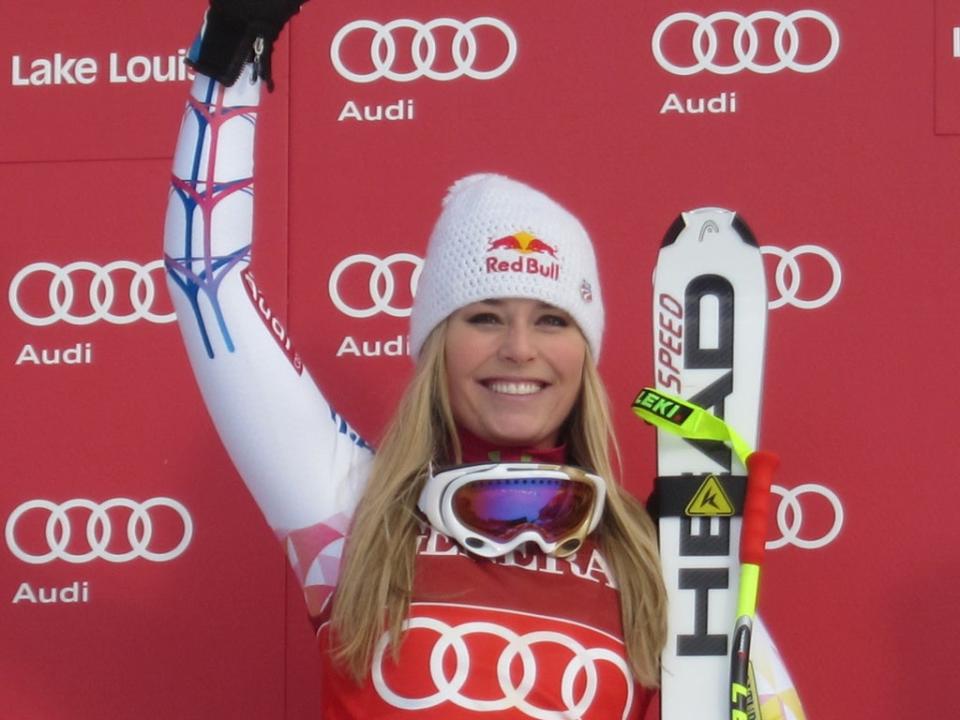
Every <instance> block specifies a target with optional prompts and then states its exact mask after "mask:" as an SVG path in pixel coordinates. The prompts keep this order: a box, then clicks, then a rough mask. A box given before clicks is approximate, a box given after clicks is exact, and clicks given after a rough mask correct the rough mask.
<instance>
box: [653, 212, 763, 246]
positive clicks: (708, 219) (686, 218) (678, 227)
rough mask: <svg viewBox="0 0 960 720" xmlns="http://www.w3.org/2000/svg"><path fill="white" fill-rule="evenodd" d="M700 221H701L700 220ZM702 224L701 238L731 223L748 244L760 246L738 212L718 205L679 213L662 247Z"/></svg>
mask: <svg viewBox="0 0 960 720" xmlns="http://www.w3.org/2000/svg"><path fill="white" fill-rule="evenodd" d="M698 221H699V222H698ZM697 225H699V226H700V235H699V236H700V239H701V240H702V239H703V238H704V237H705V236H706V235H708V234H710V233H715V232H719V231H720V229H721V227H724V226H727V225H729V226H730V227H731V228H732V229H733V231H734V232H736V234H737V235H738V236H739V237H740V239H741V240H743V242H744V243H745V244H747V245H751V246H753V247H760V245H759V243H757V238H756V236H755V235H754V234H753V231H752V230H751V229H750V226H749V225H747V223H746V221H745V220H744V219H743V218H742V217H741V216H740V215H739V214H738V213H736V212H734V211H732V210H726V209H724V208H717V207H701V208H695V209H693V210H687V211H686V212H682V213H680V214H679V215H677V217H676V219H675V220H674V221H673V222H672V223H671V224H670V227H669V228H667V232H666V233H665V234H664V236H663V242H662V243H661V244H660V247H661V248H664V247H667V246H669V245H672V244H673V243H675V242H676V241H677V238H679V237H680V234H681V233H682V232H683V231H684V230H685V229H687V228H688V227H694V226H697Z"/></svg>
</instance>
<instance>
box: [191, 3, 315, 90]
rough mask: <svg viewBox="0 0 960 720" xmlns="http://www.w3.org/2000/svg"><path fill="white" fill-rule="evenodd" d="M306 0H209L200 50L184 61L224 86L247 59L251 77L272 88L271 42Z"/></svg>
mask: <svg viewBox="0 0 960 720" xmlns="http://www.w3.org/2000/svg"><path fill="white" fill-rule="evenodd" d="M304 2H306V0H210V9H209V10H208V11H207V20H206V23H205V25H204V27H203V34H202V35H201V37H200V46H199V49H198V50H197V49H191V52H190V57H189V58H188V60H187V64H188V65H190V67H192V68H193V69H194V70H197V71H198V72H201V73H203V74H204V75H207V76H209V77H212V78H213V79H214V80H217V81H218V82H221V83H223V84H224V85H233V84H234V83H235V82H236V81H237V78H239V77H240V73H241V72H242V71H243V65H244V63H246V62H252V63H253V73H254V79H256V78H257V77H259V78H262V79H263V81H264V82H265V83H266V84H267V88H268V89H269V90H270V91H271V92H272V91H273V76H272V74H271V70H270V58H271V56H272V55H273V44H274V42H276V40H277V36H279V35H280V31H281V30H282V29H283V26H284V25H286V23H287V21H288V20H289V19H290V18H292V17H293V16H294V15H296V14H297V13H298V12H300V6H301V5H302V4H303V3H304Z"/></svg>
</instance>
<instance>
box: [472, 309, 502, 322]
mask: <svg viewBox="0 0 960 720" xmlns="http://www.w3.org/2000/svg"><path fill="white" fill-rule="evenodd" d="M467 322H468V323H470V324H471V325H491V324H495V323H498V322H500V318H499V317H497V316H496V315H495V314H494V313H490V312H479V313H474V314H473V315H470V316H469V317H467Z"/></svg>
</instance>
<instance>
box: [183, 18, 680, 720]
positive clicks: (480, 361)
mask: <svg viewBox="0 0 960 720" xmlns="http://www.w3.org/2000/svg"><path fill="white" fill-rule="evenodd" d="M248 5H249V6H246V5H244V4H237V5H229V6H227V7H226V8H224V7H223V6H221V5H220V4H219V3H218V4H215V5H214V7H212V9H211V10H210V12H209V13H208V16H207V22H206V24H205V29H204V33H203V35H202V37H201V39H200V41H199V42H198V44H196V45H195V46H194V48H193V49H192V50H191V61H192V63H193V65H194V67H195V68H196V69H197V70H198V71H200V72H201V73H204V74H201V75H199V76H198V77H197V80H196V82H195V84H194V87H193V90H192V96H191V99H190V103H189V105H188V109H187V112H186V115H185V117H184V123H183V126H182V128H181V133H180V139H179V143H178V146H177V153H176V157H175V160H174V178H173V191H172V193H171V200H170V205H169V210H168V213H167V223H166V236H165V251H166V259H167V267H168V270H169V276H170V282H171V294H172V296H173V298H174V302H175V305H176V309H177V316H178V318H179V320H180V324H181V329H182V332H183V335H184V340H185V344H186V346H187V350H188V354H189V355H190V359H191V363H192V365H193V368H194V372H195V374H196V376H197V379H198V382H199V385H200V388H201V391H202V393H203V395H204V399H205V401H206V403H207V406H208V408H209V410H210V412H211V415H212V416H213V419H214V421H215V423H216V425H217V429H218V431H219V433H220V435H221V438H222V439H223V441H224V444H225V445H226V447H227V449H228V451H229V452H230V455H231V458H232V459H233V461H234V463H235V464H236V465H237V468H238V470H239V472H240V474H241V475H242V477H243V478H244V481H245V482H246V483H247V485H248V487H249V488H250V491H251V492H252V494H253V496H254V497H255V498H256V500H257V502H258V504H259V505H260V508H261V509H262V511H263V513H264V515H265V517H266V519H267V521H268V522H269V523H270V525H271V527H273V528H274V530H275V532H276V533H277V535H278V537H279V538H280V539H281V541H282V542H283V544H284V546H285V548H286V550H287V552H288V555H289V558H290V562H291V565H292V567H293V568H294V570H295V572H296V573H297V574H298V576H299V578H300V580H301V582H302V583H303V587H304V593H305V597H306V601H307V606H308V610H309V612H310V614H311V617H312V618H313V620H314V622H315V623H316V625H317V627H318V637H319V642H320V647H321V649H322V651H323V652H322V654H323V658H324V668H325V672H324V677H323V679H322V681H323V684H324V692H323V697H324V706H325V715H324V717H327V718H372V717H378V718H382V717H407V716H409V715H410V713H411V712H413V713H418V714H419V716H420V717H438V718H439V717H444V718H449V717H480V716H483V717H496V718H527V717H537V718H567V717H570V718H573V717H577V718H579V717H585V718H613V717H623V718H626V717H631V718H633V717H642V716H643V714H644V712H645V710H646V707H647V704H648V702H649V699H650V694H651V690H650V689H651V688H653V687H655V685H656V682H657V674H658V658H659V652H660V649H661V648H662V645H663V641H664V637H665V608H664V604H665V593H664V589H663V584H662V581H661V578H660V572H659V565H658V558H657V549H656V540H655V534H654V529H653V525H652V523H651V522H650V520H649V518H648V517H647V515H646V513H645V511H644V510H643V508H642V507H641V506H640V505H639V504H638V503H637V502H636V501H634V500H633V499H632V498H631V497H630V496H629V495H628V494H627V493H625V492H624V491H623V490H621V489H620V487H619V486H618V485H616V484H615V483H613V482H612V478H613V477H614V474H613V468H612V463H611V458H610V447H611V441H612V439H613V435H612V426H611V422H610V418H609V415H608V412H607V406H606V399H605V394H604V391H603V387H602V383H601V381H600V379H599V377H598V375H597V372H596V366H595V362H596V358H597V356H598V355H599V351H600V344H601V338H602V332H603V304H602V298H601V293H600V285H599V280H598V277H597V273H596V262H595V259H594V255H593V247H592V245H591V242H590V239H589V237H588V236H587V233H586V232H585V231H584V229H583V227H582V226H581V225H580V223H579V222H578V221H577V220H576V218H574V217H573V216H572V215H570V213H568V212H567V211H566V210H564V209H563V208H561V207H560V206H559V205H557V204H556V203H555V202H554V201H552V200H550V199H549V198H548V197H546V196H545V195H543V194H542V193H540V192H538V191H536V190H533V189H532V188H530V187H528V186H526V185H523V184H522V183H518V182H516V181H513V180H509V179H507V178H503V177H500V176H496V175H475V176H471V177H469V178H465V179H463V180H461V181H459V182H458V183H456V184H455V185H454V186H453V187H452V188H451V190H450V192H449V194H448V195H447V198H446V199H445V200H444V207H443V211H442V213H441V215H440V218H439V220H438V222H437V225H436V228H435V229H434V232H433V234H432V236H431V238H430V243H429V247H428V250H427V255H426V260H425V264H424V269H423V273H422V275H421V279H420V283H419V287H418V291H417V296H416V299H415V303H414V309H413V312H412V315H411V332H410V340H411V349H412V354H413V355H414V356H415V358H416V360H417V367H416V373H415V376H414V378H413V380H412V381H411V384H410V386H409V387H408V389H407V391H406V393H405V395H404V397H403V399H402V401H401V403H400V407H399V408H398V410H397V412H396V414H395V416H394V419H393V421H392V423H391V424H390V426H389V428H388V430H387V432H386V434H385V437H384V438H383V440H382V442H381V443H380V448H379V450H378V452H377V454H376V456H375V457H374V455H373V453H372V451H371V449H370V448H369V446H367V444H366V443H365V442H364V441H363V440H361V439H360V438H359V436H358V435H357V434H356V433H355V432H354V431H353V430H352V429H351V428H350V427H349V425H347V424H346V423H345V422H344V421H343V420H342V419H341V418H340V417H339V415H337V413H336V412H334V411H332V410H331V409H330V408H329V406H328V405H327V403H326V401H325V400H324V398H323V396H322V394H321V393H320V391H319V390H318V389H317V387H316V385H315V384H314V383H313V381H312V379H311V378H310V376H309V374H308V373H306V372H305V371H304V369H303V367H302V364H301V363H300V361H299V357H298V356H297V355H296V353H295V351H294V349H293V346H292V343H291V341H290V339H289V338H288V337H287V336H286V332H285V330H284V329H283V327H282V325H280V324H279V322H278V321H277V320H276V318H274V317H273V316H272V313H271V312H270V309H269V306H268V305H267V303H266V301H265V300H264V298H263V297H262V295H261V293H260V291H259V288H258V287H257V285H256V280H255V278H254V277H253V275H252V274H251V273H250V271H249V269H248V267H247V266H248V264H249V259H250V239H251V226H252V222H251V218H252V202H253V201H252V187H253V162H252V157H253V142H254V130H255V126H256V108H257V104H258V101H259V90H260V82H259V79H264V80H266V81H267V84H268V85H269V84H270V78H269V67H270V65H269V58H270V50H271V44H272V40H273V39H275V38H276V35H277V33H278V32H279V30H280V27H282V24H283V22H284V20H285V19H286V18H287V17H289V15H291V14H293V13H294V12H296V9H297V7H296V6H295V5H284V6H277V7H274V6H271V5H270V4H269V3H259V4H258V3H252V4H248ZM248 60H250V61H252V63H248V62H247V61H248ZM238 75H240V76H241V78H240V81H239V82H234V81H235V80H237V76H238ZM258 78H259V79H258ZM463 463H480V464H479V465H473V466H466V467H464V466H463ZM566 465H572V466H580V468H585V469H586V470H583V469H579V468H576V467H561V466H566ZM348 529H349V532H348ZM345 539H346V543H345V548H346V549H345V551H343V548H344V540H345ZM341 556H342V561H341Z"/></svg>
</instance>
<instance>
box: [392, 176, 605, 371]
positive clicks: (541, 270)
mask: <svg viewBox="0 0 960 720" xmlns="http://www.w3.org/2000/svg"><path fill="white" fill-rule="evenodd" d="M494 298H528V299H533V300H540V301H542V302H545V303H549V304H550V305H554V306H556V307H558V308H560V309H562V310H565V311H566V312H567V313H569V314H570V316H571V317H572V318H573V319H574V320H575V321H576V323H577V325H578V326H579V327H580V330H581V332H583V335H584V337H585V338H586V339H587V343H588V345H589V346H590V351H591V353H592V354H593V357H594V359H597V358H599V356H600V345H601V342H602V339H603V321H604V312H603V298H602V296H601V294H600V278H599V276H598V274H597V261H596V257H595V256H594V252H593V244H592V243H591V241H590V236H589V235H588V234H587V231H586V230H585V229H584V227H583V225H582V224H581V223H580V221H579V220H577V218H575V217H574V216H573V215H572V214H570V213H569V212H568V211H567V210H565V209H564V208H563V207H561V206H560V205H559V204H557V203H556V202H555V201H553V200H551V199H550V198H549V197H547V196H546V195H544V194H543V193H541V192H540V191H538V190H534V189H533V188H531V187H529V186H528V185H525V184H523V183H521V182H518V181H516V180H511V179H510V178H507V177H504V176H502V175H491V174H483V175H470V176H468V177H465V178H463V179H462V180H459V181H457V182H456V183H454V185H453V186H452V187H451V188H450V190H449V192H448V193H447V196H446V198H444V201H443V210H442V212H441V213H440V217H439V219H438V220H437V224H436V226H435V227H434V230H433V233H432V234H431V236H430V241H429V243H428V245H427V255H426V259H425V261H424V265H423V272H422V273H421V275H420V281H419V284H418V286H417V293H416V297H415V298H414V303H413V311H412V312H411V315H410V346H411V347H410V349H411V352H412V354H413V357H414V358H416V357H417V356H418V355H419V354H420V349H421V348H422V347H423V343H424V341H425V340H426V338H427V336H428V335H429V334H430V331H431V330H433V328H435V327H436V326H437V324H438V323H440V322H441V321H442V320H443V319H444V318H446V317H447V316H448V315H450V314H451V313H453V312H455V311H456V310H459V309H460V308H462V307H464V306H465V305H469V304H471V303H474V302H479V301H481V300H489V299H494Z"/></svg>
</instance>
